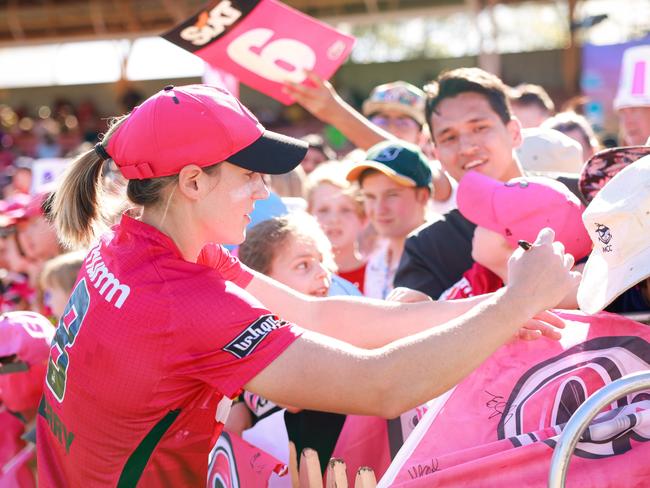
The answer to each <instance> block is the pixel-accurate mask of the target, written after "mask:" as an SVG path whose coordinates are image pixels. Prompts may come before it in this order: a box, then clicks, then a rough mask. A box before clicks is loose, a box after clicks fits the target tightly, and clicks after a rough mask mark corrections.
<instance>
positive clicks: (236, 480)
mask: <svg viewBox="0 0 650 488" xmlns="http://www.w3.org/2000/svg"><path fill="white" fill-rule="evenodd" d="M274 473H275V474H277V475H279V476H284V475H286V473H287V466H286V465H285V464H283V463H281V462H280V461H278V460H277V459H276V458H274V457H273V456H271V455H270V454H268V453H266V452H264V451H262V450H261V449H258V448H257V447H255V446H252V445H251V444H249V443H248V442H246V441H245V440H243V439H242V438H241V437H239V436H237V435H235V434H231V433H228V432H222V433H221V435H220V436H219V439H218V440H217V443H216V444H215V446H214V448H213V449H212V452H211V453H210V465H209V467H208V484H207V486H208V488H240V487H241V488H244V487H247V486H267V485H268V483H269V478H270V477H271V475H273V474H274Z"/></svg>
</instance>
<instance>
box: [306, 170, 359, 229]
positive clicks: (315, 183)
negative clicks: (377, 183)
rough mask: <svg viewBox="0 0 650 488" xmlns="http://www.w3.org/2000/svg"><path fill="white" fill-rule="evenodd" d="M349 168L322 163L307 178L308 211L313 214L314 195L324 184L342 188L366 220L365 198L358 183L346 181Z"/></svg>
mask: <svg viewBox="0 0 650 488" xmlns="http://www.w3.org/2000/svg"><path fill="white" fill-rule="evenodd" d="M348 166H349V165H347V164H346V163H340V162H338V161H328V162H326V163H322V164H320V165H318V166H317V167H316V169H314V171H312V172H311V173H309V176H308V177H307V211H308V212H309V213H312V211H313V205H314V201H313V199H314V193H315V192H316V190H317V189H318V188H319V187H320V186H321V185H324V184H327V185H332V186H335V187H336V188H340V189H341V190H342V192H343V194H344V195H346V196H348V197H350V198H351V199H352V200H353V201H354V204H355V207H356V211H357V215H358V216H359V217H360V218H361V219H364V218H365V217H366V212H365V209H364V206H363V197H362V196H361V191H360V189H359V185H358V183H357V182H354V183H351V182H349V181H348V180H347V179H345V175H346V174H347V169H348Z"/></svg>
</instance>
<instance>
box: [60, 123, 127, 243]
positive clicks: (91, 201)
mask: <svg viewBox="0 0 650 488" xmlns="http://www.w3.org/2000/svg"><path fill="white" fill-rule="evenodd" d="M127 118H128V115H124V116H122V117H118V118H115V119H113V121H112V122H111V124H110V127H109V129H108V131H107V132H106V134H105V136H104V138H103V140H102V142H101V144H102V146H103V147H104V148H105V147H106V145H107V144H108V141H109V140H110V138H111V135H112V134H113V133H114V132H115V130H116V129H117V127H119V125H120V124H121V123H122V122H124V121H125V120H126V119H127ZM103 164H104V159H103V158H102V157H100V155H99V153H98V152H97V151H96V150H95V149H94V148H93V149H91V150H89V151H86V152H85V153H83V154H81V155H79V156H78V157H77V158H76V159H75V160H74V161H73V162H72V163H71V164H70V166H69V167H68V168H67V170H66V172H65V174H64V176H63V179H62V181H61V184H60V185H59V187H58V189H57V190H56V192H55V194H54V199H53V201H52V215H53V220H54V225H55V227H56V230H57V233H58V236H59V240H60V241H61V242H62V243H63V244H64V245H65V246H67V247H78V246H86V245H88V244H89V243H91V242H92V241H93V239H94V238H95V236H96V235H97V234H98V232H99V231H100V230H101V229H102V228H103V227H104V226H105V225H106V217H105V215H104V212H103V211H102V168H103Z"/></svg>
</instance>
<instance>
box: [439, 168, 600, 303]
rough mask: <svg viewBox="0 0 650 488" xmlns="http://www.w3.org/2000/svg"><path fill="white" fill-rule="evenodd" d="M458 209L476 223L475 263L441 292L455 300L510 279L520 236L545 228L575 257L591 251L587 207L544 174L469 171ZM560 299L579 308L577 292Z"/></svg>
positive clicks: (460, 189)
mask: <svg viewBox="0 0 650 488" xmlns="http://www.w3.org/2000/svg"><path fill="white" fill-rule="evenodd" d="M458 210H460V213H461V214H462V215H463V216H464V217H465V218H466V219H467V220H469V221H470V222H472V223H474V224H476V225H477V227H476V230H475V231H474V239H473V240H472V258H473V259H474V261H475V262H474V264H473V265H472V267H471V268H470V269H469V270H467V271H466V272H465V273H464V274H463V277H462V278H461V279H460V280H459V281H458V282H457V283H456V284H455V285H453V286H452V287H450V288H449V289H448V290H446V291H445V292H443V293H442V295H440V298H439V299H440V300H457V299H459V298H468V297H474V296H479V295H483V294H485V293H492V292H494V291H496V290H498V289H499V288H501V287H502V286H503V285H504V283H505V282H507V278H508V259H510V256H511V255H512V253H513V252H514V251H515V249H517V243H518V241H519V240H525V241H529V240H532V239H534V238H535V236H537V234H538V233H539V231H540V230H541V229H543V228H544V227H548V228H551V229H553V231H554V232H555V239H556V240H557V241H558V242H561V243H562V244H563V245H564V248H565V250H566V252H567V253H568V254H571V255H572V256H573V257H574V259H575V260H576V261H579V260H581V259H582V258H584V257H585V256H587V254H589V251H590V250H591V242H590V239H589V235H588V234H587V230H586V229H585V226H584V225H583V223H582V212H583V211H584V206H583V205H582V203H581V202H580V200H578V197H576V196H575V195H574V194H573V193H571V191H570V190H569V189H568V188H567V187H566V186H564V185H563V184H562V183H560V182H558V181H555V180H553V179H551V178H545V177H532V176H530V177H524V178H513V179H511V180H509V181H508V182H506V183H502V182H500V181H497V180H494V179H492V178H490V177H489V176H485V175H482V174H481V173H478V172H476V171H470V172H469V173H467V174H466V175H465V176H464V177H463V179H462V180H461V181H460V185H459V186H458ZM567 298H568V300H567V301H564V300H563V301H562V302H561V303H559V304H558V306H559V308H576V306H577V302H575V296H573V298H572V299H569V298H570V297H567Z"/></svg>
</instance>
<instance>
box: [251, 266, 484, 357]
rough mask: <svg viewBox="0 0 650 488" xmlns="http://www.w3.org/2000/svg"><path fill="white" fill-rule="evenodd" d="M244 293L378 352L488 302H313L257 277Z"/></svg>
mask: <svg viewBox="0 0 650 488" xmlns="http://www.w3.org/2000/svg"><path fill="white" fill-rule="evenodd" d="M246 290H247V291H249V292H250V293H251V294H252V295H254V296H255V297H256V298H257V299H258V300H260V301H261V302H262V303H263V304H264V305H265V306H266V307H267V308H268V309H269V310H272V311H273V312H274V313H276V314H278V315H279V316H281V317H282V318H283V319H285V320H288V321H290V322H294V323H296V324H299V325H300V326H301V327H303V328H305V329H309V330H312V331H314V332H318V333H320V334H324V335H328V336H330V337H334V338H336V339H339V340H342V341H345V342H348V343H350V344H353V345H355V346H358V347H363V348H374V347H381V346H383V345H386V344H388V343H389V342H392V341H394V340H397V339H400V338H402V337H405V336H407V335H411V334H415V333H418V332H421V331H423V330H425V329H428V328H430V327H435V326H437V325H440V324H444V323H445V322H448V321H449V320H452V319H454V318H456V317H458V316H460V315H462V314H464V313H465V312H467V311H468V310H470V309H471V308H472V307H473V306H474V305H476V304H478V303H481V302H482V301H484V300H485V299H487V298H488V297H489V295H483V296H481V297H474V298H467V299H464V300H455V301H450V302H433V301H428V302H419V303H398V302H388V301H384V300H377V299H372V298H367V297H351V296H336V297H327V298H316V297H311V296H308V295H304V294H302V293H299V292H297V291H295V290H293V289H291V288H289V287H288V286H285V285H283V284H282V283H279V282H277V281H275V280H273V279H272V278H269V277H268V276H266V275H263V274H261V273H256V272H255V273H254V278H253V280H252V281H251V282H250V284H249V285H248V286H247V287H246Z"/></svg>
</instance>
